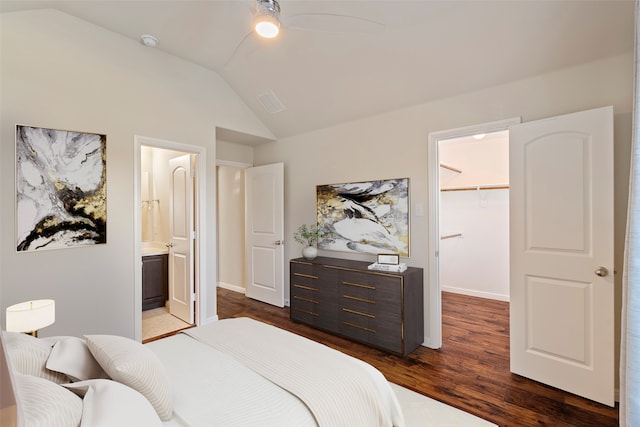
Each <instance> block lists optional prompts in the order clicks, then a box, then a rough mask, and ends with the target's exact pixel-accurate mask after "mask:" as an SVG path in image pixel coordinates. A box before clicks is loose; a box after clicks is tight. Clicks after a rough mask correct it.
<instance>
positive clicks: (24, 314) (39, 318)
mask: <svg viewBox="0 0 640 427" xmlns="http://www.w3.org/2000/svg"><path fill="white" fill-rule="evenodd" d="M55 321H56V302H55V301H54V300H52V299H40V300H34V301H27V302H21V303H19V304H14V305H12V306H11V307H7V331H9V332H32V331H37V330H38V329H41V328H44V327H45V326H49V325H51V324H53V322H55Z"/></svg>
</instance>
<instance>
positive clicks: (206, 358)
mask: <svg viewBox="0 0 640 427" xmlns="http://www.w3.org/2000/svg"><path fill="white" fill-rule="evenodd" d="M145 346H146V347H148V348H149V349H151V350H152V351H153V352H154V353H155V354H156V355H157V356H158V358H159V359H160V361H161V362H162V364H163V365H164V366H165V369H166V372H167V374H168V376H169V379H170V381H171V384H172V388H173V415H174V416H173V419H172V420H171V421H170V422H167V423H165V425H167V426H192V427H198V426H225V427H226V426H229V427H232V426H238V427H240V426H247V427H252V426H255V427H258V426H264V427H280V426H282V427H288V426H290V427H298V426H300V427H304V426H315V425H316V423H315V420H314V418H313V415H312V414H311V413H310V412H309V410H308V409H307V407H306V406H305V405H304V403H302V402H301V401H300V400H299V399H298V398H296V397H295V396H293V395H292V394H290V393H289V392H287V391H286V390H283V389H282V388H280V387H278V386H276V385H275V384H273V383H272V382H271V381H268V380H267V379H265V378H263V377H261V376H260V375H258V374H256V373H255V372H253V371H252V370H250V369H247V368H246V367H244V366H242V364H240V363H239V362H238V361H236V360H235V359H233V358H232V357H230V356H227V355H225V354H223V353H221V352H219V351H217V350H215V349H213V348H211V347H209V346H207V345H205V344H203V343H201V342H199V341H197V340H195V339H194V338H192V337H189V336H187V335H183V334H178V335H174V336H172V337H167V338H163V339H161V340H158V341H152V342H150V343H148V344H145ZM282 414H287V416H286V417H282Z"/></svg>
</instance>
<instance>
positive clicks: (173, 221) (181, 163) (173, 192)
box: [169, 154, 195, 323]
mask: <svg viewBox="0 0 640 427" xmlns="http://www.w3.org/2000/svg"><path fill="white" fill-rule="evenodd" d="M169 174H170V179H169V234H170V237H171V241H170V243H169V246H170V247H169V312H170V313H171V314H172V315H174V316H176V317H178V318H180V319H182V320H184V321H185V322H187V323H193V322H194V301H193V300H192V297H191V296H192V295H195V278H194V258H193V230H194V228H193V222H194V221H193V215H194V212H193V206H194V205H193V177H192V173H191V156H190V155H189V154H186V155H183V156H180V157H176V158H173V159H170V160H169Z"/></svg>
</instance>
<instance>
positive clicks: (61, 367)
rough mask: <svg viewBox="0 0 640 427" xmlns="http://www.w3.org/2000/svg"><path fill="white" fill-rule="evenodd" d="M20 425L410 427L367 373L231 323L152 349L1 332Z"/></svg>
mask: <svg viewBox="0 0 640 427" xmlns="http://www.w3.org/2000/svg"><path fill="white" fill-rule="evenodd" d="M2 341H3V343H2V344H3V348H4V350H5V352H6V354H7V356H8V357H7V365H8V368H9V373H10V378H11V382H12V387H13V390H14V395H15V397H16V412H17V414H16V416H17V420H18V426H25V427H30V426H48V425H50V426H56V427H63V426H87V427H88V426H91V427H102V426H122V425H131V426H133V425H135V426H167V427H168V426H171V427H176V426H225V427H232V426H238V427H240V426H242V427H251V426H256V427H257V426H260V427H272V426H273V427H276V426H277V427H286V426H291V427H294V426H295V427H304V426H318V425H319V426H349V427H358V426H363V427H373V426H396V427H404V425H405V423H404V418H403V414H402V410H401V409H400V405H399V403H398V399H397V397H396V395H395V394H394V391H393V389H392V388H391V385H390V383H389V382H387V380H386V379H385V378H384V376H383V375H382V374H381V373H380V372H379V371H378V370H376V369H375V368H373V367H372V366H371V365H369V364H367V363H365V362H363V361H361V360H359V359H356V358H353V357H351V356H348V355H346V354H344V353H341V352H339V351H337V350H334V349H331V348H329V347H327V346H324V345H322V344H319V343H316V342H314V341H311V340H308V339H306V338H303V337H300V336H298V335H295V334H293V333H290V332H287V331H284V330H282V329H279V328H276V327H274V326H271V325H267V324H265V323H262V322H259V321H256V320H252V319H249V318H236V319H225V320H220V321H217V322H214V323H212V324H209V325H204V326H200V327H196V328H192V329H189V330H186V331H183V333H179V334H177V335H174V336H171V337H167V338H163V339H160V340H157V341H153V342H150V343H148V344H144V345H142V344H140V343H139V342H136V341H134V340H130V339H127V338H123V337H118V336H112V335H86V336H85V337H83V338H77V337H47V338H34V337H31V336H29V335H25V334H17V333H10V332H2Z"/></svg>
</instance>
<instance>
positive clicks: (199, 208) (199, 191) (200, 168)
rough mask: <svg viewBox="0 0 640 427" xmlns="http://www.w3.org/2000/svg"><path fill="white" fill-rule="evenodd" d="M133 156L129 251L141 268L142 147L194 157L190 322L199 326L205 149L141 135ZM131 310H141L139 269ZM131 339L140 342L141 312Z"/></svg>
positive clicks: (204, 235) (202, 306)
mask: <svg viewBox="0 0 640 427" xmlns="http://www.w3.org/2000/svg"><path fill="white" fill-rule="evenodd" d="M133 139H134V144H133V146H134V154H133V161H134V167H133V199H134V205H133V206H134V209H135V212H134V215H133V217H134V219H133V247H134V257H135V259H136V260H140V261H139V262H140V264H139V265H140V266H142V245H141V239H140V236H141V235H142V217H141V211H140V206H141V205H142V194H141V188H140V185H141V173H142V165H141V163H140V162H141V153H140V150H141V148H142V146H146V147H153V148H161V149H165V150H172V151H181V152H184V153H186V154H193V155H195V161H194V165H195V167H194V169H195V178H196V179H195V186H196V188H195V191H194V195H195V199H196V200H195V211H194V213H195V218H194V228H195V232H196V244H195V248H194V254H193V256H194V265H195V270H196V275H195V292H196V312H195V317H194V321H195V324H196V326H197V325H200V324H201V323H202V321H203V320H204V319H206V313H207V311H206V309H207V307H206V302H207V295H206V286H205V284H206V283H207V263H206V262H203V260H205V259H206V248H207V241H206V240H207V232H206V221H205V218H206V202H205V201H206V182H207V167H206V158H207V156H206V148H204V147H199V146H195V145H187V144H182V143H179V142H174V141H168V140H163V139H158V138H152V137H147V136H142V135H134V138H133ZM133 299H134V307H142V268H135V269H134V298H133ZM134 313H135V315H134V339H136V340H138V341H140V340H141V339H142V308H141V309H140V310H137V309H136V310H135V311H134Z"/></svg>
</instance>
